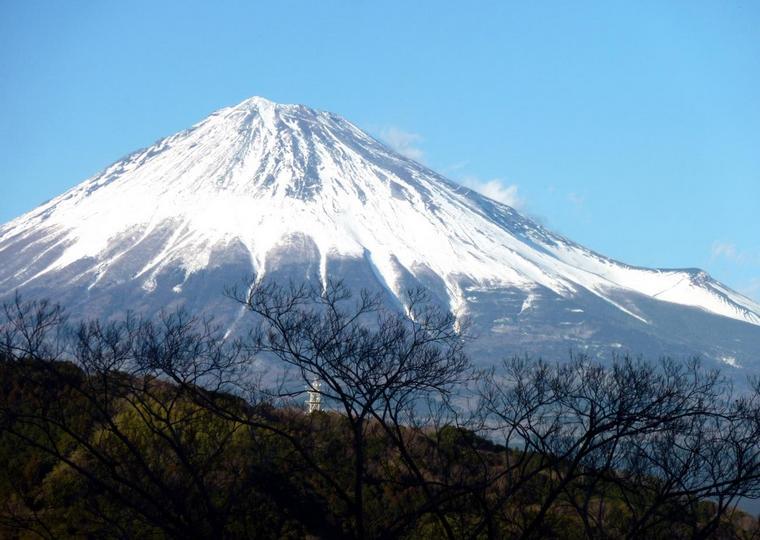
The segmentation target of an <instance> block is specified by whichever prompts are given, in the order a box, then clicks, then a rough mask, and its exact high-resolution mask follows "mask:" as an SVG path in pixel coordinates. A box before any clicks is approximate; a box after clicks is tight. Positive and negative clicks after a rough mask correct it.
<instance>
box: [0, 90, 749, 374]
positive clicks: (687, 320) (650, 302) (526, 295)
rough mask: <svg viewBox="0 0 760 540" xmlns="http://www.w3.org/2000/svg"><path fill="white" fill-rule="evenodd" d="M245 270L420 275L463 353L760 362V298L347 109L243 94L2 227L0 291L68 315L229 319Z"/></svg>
mask: <svg viewBox="0 0 760 540" xmlns="http://www.w3.org/2000/svg"><path fill="white" fill-rule="evenodd" d="M254 273H255V274H257V275H258V276H259V277H262V276H263V277H267V278H271V279H275V278H294V277H295V278H296V279H311V280H321V281H323V282H324V281H325V280H326V279H327V278H328V276H331V277H336V278H343V279H344V280H346V282H347V283H348V284H349V285H350V286H353V287H357V288H358V287H365V288H370V289H379V290H382V291H385V292H386V293H387V297H388V299H389V301H391V302H393V303H395V304H396V305H403V304H404V301H405V291H407V290H408V289H409V288H410V287H415V286H420V285H422V286H424V287H426V288H428V289H429V290H430V291H431V293H432V295H433V297H434V298H435V299H437V301H439V302H440V303H442V304H443V305H445V306H446V307H448V308H449V309H451V310H452V311H453V312H454V313H455V314H457V315H458V316H461V317H467V318H468V319H469V320H470V321H471V323H472V331H473V332H474V333H475V334H476V335H477V336H479V337H478V339H477V340H476V341H475V342H474V343H473V354H475V355H476V356H477V357H478V358H481V359H484V360H490V359H493V358H495V357H496V356H502V355H506V354H510V353H523V352H529V353H532V354H541V355H544V356H547V355H561V356H562V357H564V356H565V355H566V354H567V351H568V350H570V349H575V350H585V351H588V352H590V353H592V354H595V355H602V356H603V355H609V353H610V352H611V351H613V350H616V349H620V350H626V351H628V350H630V351H633V352H636V353H643V354H649V355H657V356H659V355H663V354H671V355H687V354H695V353H699V354H701V355H703V356H705V357H707V358H709V359H712V360H714V361H716V362H719V363H720V362H722V363H723V364H726V365H729V366H731V369H739V368H740V367H742V366H743V367H745V368H748V369H749V370H751V371H753V370H757V369H758V368H760V305H758V304H757V303H755V302H753V301H752V300H750V299H748V298H746V297H744V296H742V295H740V294H738V293H736V292H734V291H732V290H731V289H729V288H728V287H726V286H724V285H722V284H720V283H718V282H716V281H715V280H713V279H712V278H710V276H708V275H707V274H705V273H704V272H702V271H700V270H696V269H679V270H660V269H646V268H637V267H632V266H628V265H626V264H623V263H620V262H617V261H614V260H612V259H609V258H607V257H604V256H602V255H599V254H597V253H594V252H593V251H590V250H588V249H586V248H584V247H582V246H580V245H578V244H576V243H574V242H572V241H570V240H568V239H566V238H563V237H562V236H560V235H557V234H554V233H552V232H550V231H548V230H546V229H545V228H543V227H541V226H540V225H538V224H536V223H535V222H533V221H531V220H530V219H528V218H526V217H524V216H522V215H521V214H519V213H518V212H516V211H515V210H514V209H513V208H510V207H508V206H505V205H503V204H500V203H498V202H495V201H493V200H490V199H488V198H486V197H484V196H482V195H480V194H478V193H476V192H474V191H471V190H469V189H467V188H464V187H462V186H460V185H457V184H456V183H454V182H452V181H450V180H447V179H446V178H444V177H442V176H441V175H439V174H437V173H435V172H433V171H431V170H430V169H428V168H426V167H424V166H422V165H420V164H419V163H416V162H414V161H412V160H410V159H407V158H405V157H403V156H401V155H399V154H397V153H395V152H394V151H392V150H391V149H389V148H388V147H387V146H385V145H383V144H382V143H380V142H378V141H377V140H375V139H374V138H372V137H371V136H369V135H367V134H366V133H364V132H363V131H361V130H360V129H359V128H357V127H356V126H354V125H353V124H351V123H350V122H348V121H347V120H345V119H343V118H341V117H340V116H337V115H335V114H331V113H327V112H320V111H315V110H312V109H309V108H307V107H304V106H301V105H279V104H275V103H272V102H270V101H267V100H265V99H262V98H258V97H255V98H251V99H248V100H246V101H244V102H242V103H240V104H239V105H237V106H235V107H228V108H225V109H221V110H219V111H217V112H215V113H213V114H212V115H211V116H209V117H208V118H206V119H204V120H202V121H201V122H199V123H197V124H196V125H194V126H193V127H191V128H190V129H188V130H185V131H182V132H180V133H177V134H175V135H171V136H169V137H166V138H165V139H162V140H160V141H158V142H157V143H155V144H154V145H152V146H150V147H149V148H146V149H143V150H139V151H137V152H134V153H132V154H130V155H128V156H127V157H125V158H124V159H121V160H119V161H118V162H116V163H114V164H113V165H111V166H109V167H108V168H106V169H105V170H104V171H103V172H101V173H100V174H98V175H96V176H94V177H92V178H90V179H88V180H86V181H84V182H83V183H81V184H79V185H78V186H76V187H74V188H73V189H71V190H69V191H68V192H66V193H64V194H63V195H61V196H59V197H57V198H55V199H53V200H51V201H49V202H48V203H46V204H43V205H42V206H40V207H38V208H37V209H35V210H33V211H32V212H29V213H28V214H25V215H23V216H21V217H19V218H17V219H15V220H13V221H11V222H9V223H7V224H5V225H3V226H2V227H0V297H5V296H8V295H10V294H13V293H14V292H15V291H16V290H19V291H21V292H22V293H23V294H24V295H25V296H27V297H29V296H49V297H51V298H55V299H57V300H60V301H61V302H62V303H64V304H65V305H67V306H68V307H69V309H70V311H71V312H72V313H73V314H74V315H86V316H101V317H112V316H117V315H118V314H119V313H121V312H123V311H124V310H126V309H133V310H138V311H142V312H144V313H146V314H154V313H157V312H158V311H160V310H161V309H167V308H168V309H171V308H172V307H174V306H176V305H179V304H185V305H187V306H188V307H189V308H191V309H202V310H204V311H205V312H207V313H213V314H214V315H215V316H216V320H217V322H220V323H222V324H224V325H227V326H229V327H230V329H234V327H235V325H236V324H237V323H238V319H239V315H240V312H239V309H238V307H237V306H235V305H234V304H233V303H232V302H231V301H229V300H228V299H226V298H224V296H223V295H222V294H221V293H222V290H223V289H224V287H225V286H226V285H230V284H234V283H238V282H239V281H240V279H241V278H243V277H245V276H250V275H253V274H254Z"/></svg>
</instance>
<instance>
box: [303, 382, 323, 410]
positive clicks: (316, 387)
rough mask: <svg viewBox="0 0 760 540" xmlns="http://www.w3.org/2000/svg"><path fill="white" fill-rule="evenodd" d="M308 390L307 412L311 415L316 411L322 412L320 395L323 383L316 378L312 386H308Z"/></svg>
mask: <svg viewBox="0 0 760 540" xmlns="http://www.w3.org/2000/svg"><path fill="white" fill-rule="evenodd" d="M306 388H307V390H306V395H307V396H308V399H307V400H306V408H307V410H308V411H309V413H313V412H314V411H321V410H322V394H320V392H319V391H320V389H321V388H322V383H321V382H320V381H319V379H317V378H316V377H315V378H314V380H313V381H311V385H310V386H307V387H306Z"/></svg>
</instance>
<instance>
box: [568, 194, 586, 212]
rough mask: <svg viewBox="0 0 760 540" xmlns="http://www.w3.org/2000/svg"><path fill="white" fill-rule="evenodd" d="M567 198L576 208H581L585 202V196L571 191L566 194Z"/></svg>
mask: <svg viewBox="0 0 760 540" xmlns="http://www.w3.org/2000/svg"><path fill="white" fill-rule="evenodd" d="M567 200H568V201H569V202H570V204H572V205H573V206H575V207H576V208H581V207H582V206H583V205H584V204H586V197H585V196H583V195H579V194H577V193H575V192H572V191H571V192H570V193H568V194H567Z"/></svg>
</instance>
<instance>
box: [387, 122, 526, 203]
mask: <svg viewBox="0 0 760 540" xmlns="http://www.w3.org/2000/svg"><path fill="white" fill-rule="evenodd" d="M378 134H379V136H380V139H382V140H383V141H384V142H385V143H386V144H387V145H388V146H390V147H391V148H393V149H394V150H395V151H396V152H398V153H399V154H401V155H403V156H406V157H408V158H410V159H413V160H415V161H419V162H424V160H425V152H424V151H423V150H422V148H421V146H420V145H421V143H422V142H423V141H424V140H425V138H424V137H423V136H422V135H420V134H419V133H415V132H413V131H406V130H403V129H401V128H398V127H396V126H388V127H385V128H382V129H381V130H379V132H378ZM468 164H469V161H467V160H462V161H458V162H455V163H454V164H452V165H450V166H449V167H447V168H446V169H445V172H447V173H453V172H455V171H461V170H462V169H465V168H466V167H467V165H468ZM458 182H459V183H460V184H462V185H463V186H466V187H468V188H470V189H473V190H475V191H477V192H478V193H481V194H483V195H485V196H486V197H489V198H491V199H493V200H495V201H498V202H500V203H504V204H506V205H509V206H511V207H512V208H517V209H522V208H523V207H524V205H525V199H524V198H523V197H522V196H520V194H519V193H518V187H517V185H516V184H509V183H507V182H505V181H504V180H503V179H502V178H492V179H490V180H480V179H479V178H477V177H475V176H470V175H465V176H463V177H461V178H460V179H459V180H458Z"/></svg>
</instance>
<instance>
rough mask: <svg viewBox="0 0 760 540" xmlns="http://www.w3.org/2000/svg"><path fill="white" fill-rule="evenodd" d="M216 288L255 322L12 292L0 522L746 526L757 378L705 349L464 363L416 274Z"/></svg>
mask: <svg viewBox="0 0 760 540" xmlns="http://www.w3.org/2000/svg"><path fill="white" fill-rule="evenodd" d="M228 294H229V295H230V296H231V297H232V298H234V299H235V300H237V301H239V302H240V303H241V305H242V306H243V307H244V308H245V309H246V310H247V312H248V317H249V328H250V332H249V333H248V334H247V335H246V337H245V338H242V339H235V340H230V339H225V338H224V332H223V331H221V330H220V329H218V328H215V327H214V326H213V324H212V323H211V322H209V321H204V320H202V319H199V318H195V317H192V316H190V315H188V314H186V313H183V312H178V313H173V314H170V315H166V316H163V317H161V318H159V319H158V320H153V321H149V320H144V319H141V318H138V317H134V316H131V315H125V317H124V319H123V320H121V321H117V322H99V321H91V322H86V323H77V324H69V323H68V322H67V321H66V318H65V316H64V313H63V310H62V309H61V308H60V307H59V306H57V305H55V304H52V303H49V302H45V301H42V302H38V301H32V302H25V301H23V300H22V299H21V298H17V299H16V301H15V302H11V303H9V304H6V305H5V307H4V314H3V317H2V320H0V537H2V538H40V537H41V538H329V539H333V538H336V539H340V538H436V539H438V538H473V539H475V538H663V539H665V538H668V539H670V538H747V539H748V538H760V527H759V526H758V521H757V519H756V518H755V517H752V516H749V515H747V514H745V513H743V512H741V511H739V510H737V509H736V505H737V502H738V501H739V500H740V499H742V498H758V497H760V384H757V382H755V383H754V384H753V385H752V389H751V390H750V391H747V392H742V393H741V394H736V393H734V392H733V390H732V388H731V386H730V384H729V383H728V382H727V381H726V380H725V379H723V378H722V377H721V376H720V374H719V373H717V372H714V371H710V370H707V369H705V368H704V367H702V366H701V365H700V363H699V362H698V361H697V360H690V361H673V360H659V361H656V362H647V361H644V360H641V359H632V358H627V357H623V358H616V359H614V360H611V361H610V362H609V364H607V365H600V364H598V363H595V362H592V361H590V360H589V359H588V358H585V357H582V356H581V357H577V356H576V357H571V358H570V359H569V360H568V361H566V362H562V363H556V364H555V363H548V362H545V361H540V360H530V359H511V360H506V361H505V362H504V363H503V364H502V365H500V366H498V368H496V369H494V370H487V371H483V370H478V369H475V368H474V367H473V365H472V364H471V362H470V360H469V359H468V358H467V356H466V355H465V353H464V346H465V343H466V339H467V338H466V337H465V336H466V332H465V331H464V330H463V329H462V328H461V325H460V324H455V323H456V321H455V320H454V319H453V318H452V317H451V315H450V314H447V313H445V312H442V311H440V310H438V309H437V308H435V307H434V306H432V305H431V304H430V303H428V302H427V299H426V297H425V295H424V293H422V292H420V291H410V292H409V294H408V295H407V302H406V304H407V313H406V314H400V313H397V312H394V311H390V310H386V309H385V308H384V307H383V304H382V302H381V299H380V298H379V297H376V296H372V295H369V294H367V293H362V294H359V295H352V294H351V293H350V291H348V290H347V289H346V288H344V287H343V286H342V285H341V284H340V283H338V284H329V285H328V287H327V289H326V290H322V289H313V288H311V287H309V286H307V285H298V286H296V285H290V286H285V287H281V286H277V285H275V284H268V285H265V284H262V285H259V286H256V287H253V288H252V289H251V290H247V291H245V292H242V293H241V292H240V291H236V290H231V291H229V292H228ZM265 368H268V369H270V371H269V372H265V371H263V370H264V369H265ZM315 381H318V383H319V384H318V385H317V384H315ZM306 390H310V391H311V392H318V393H319V394H320V395H321V397H322V404H323V406H324V409H325V410H323V411H321V412H315V413H311V414H308V413H307V412H305V410H304V407H303V402H304V399H305V392H306Z"/></svg>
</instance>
